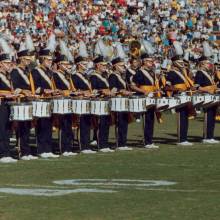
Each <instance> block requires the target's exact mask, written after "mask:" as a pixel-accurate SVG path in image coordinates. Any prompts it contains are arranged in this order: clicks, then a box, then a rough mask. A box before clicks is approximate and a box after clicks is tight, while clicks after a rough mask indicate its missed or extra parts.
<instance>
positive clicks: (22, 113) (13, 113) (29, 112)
mask: <svg viewBox="0 0 220 220" xmlns="http://www.w3.org/2000/svg"><path fill="white" fill-rule="evenodd" d="M9 118H10V121H31V120H33V106H32V104H31V103H29V102H28V103H12V104H10V117H9Z"/></svg>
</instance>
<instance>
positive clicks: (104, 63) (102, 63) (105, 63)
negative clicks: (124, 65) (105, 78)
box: [97, 62, 108, 65]
mask: <svg viewBox="0 0 220 220" xmlns="http://www.w3.org/2000/svg"><path fill="white" fill-rule="evenodd" d="M97 64H101V65H107V64H108V63H107V62H99V63H97Z"/></svg>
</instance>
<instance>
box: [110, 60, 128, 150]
mask: <svg viewBox="0 0 220 220" xmlns="http://www.w3.org/2000/svg"><path fill="white" fill-rule="evenodd" d="M111 63H112V66H113V72H112V73H111V74H110V75H109V87H110V89H111V90H112V92H113V93H114V92H117V93H119V94H120V95H122V96H129V95H130V94H131V92H130V91H128V85H127V84H126V76H125V71H126V69H125V63H124V61H123V60H122V59H121V58H119V57H117V58H115V59H113V60H112V62H111ZM116 114H117V116H116V118H117V119H116V126H117V130H118V132H117V145H118V146H117V147H118V150H132V148H131V147H127V146H126V144H127V133H128V120H129V114H128V113H127V112H118V113H116Z"/></svg>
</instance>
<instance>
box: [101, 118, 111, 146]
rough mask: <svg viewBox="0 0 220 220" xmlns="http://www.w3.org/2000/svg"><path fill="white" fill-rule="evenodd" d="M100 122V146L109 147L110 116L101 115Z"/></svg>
mask: <svg viewBox="0 0 220 220" xmlns="http://www.w3.org/2000/svg"><path fill="white" fill-rule="evenodd" d="M99 120H100V122H99V131H98V134H99V147H100V148H107V147H109V146H108V145H109V144H108V136H109V126H110V116H100V119H99Z"/></svg>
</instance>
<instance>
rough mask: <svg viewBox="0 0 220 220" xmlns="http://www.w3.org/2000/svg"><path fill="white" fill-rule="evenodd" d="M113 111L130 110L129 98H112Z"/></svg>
mask: <svg viewBox="0 0 220 220" xmlns="http://www.w3.org/2000/svg"><path fill="white" fill-rule="evenodd" d="M111 111H113V112H128V111H129V100H128V98H127V97H114V98H111Z"/></svg>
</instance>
